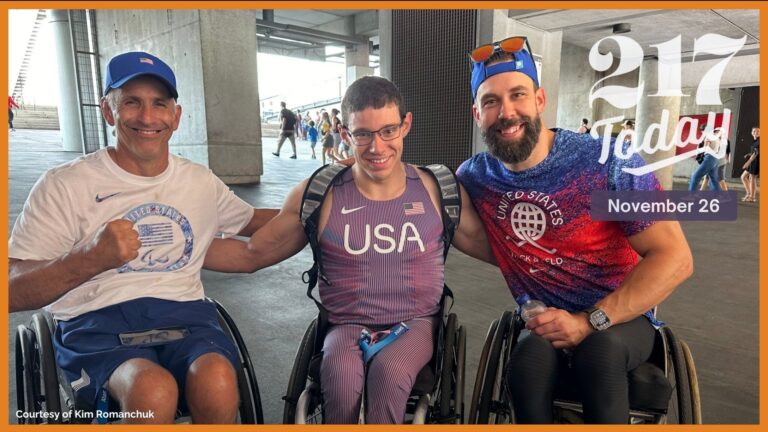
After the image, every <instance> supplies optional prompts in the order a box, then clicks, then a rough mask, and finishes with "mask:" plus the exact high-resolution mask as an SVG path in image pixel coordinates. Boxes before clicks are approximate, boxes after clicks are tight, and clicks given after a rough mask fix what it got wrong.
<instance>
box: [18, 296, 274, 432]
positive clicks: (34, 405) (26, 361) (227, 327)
mask: <svg viewBox="0 0 768 432" xmlns="http://www.w3.org/2000/svg"><path fill="white" fill-rule="evenodd" d="M206 301H211V302H213V303H214V304H215V305H216V309H217V311H218V314H219V324H220V325H221V328H222V329H223V330H224V332H225V333H227V334H228V335H229V337H230V338H231V339H232V340H233V341H234V343H235V346H236V347H237V354H238V358H239V360H240V364H239V366H238V367H237V368H236V371H235V372H236V374H237V381H238V391H239V393H240V407H239V410H238V420H239V421H240V422H241V423H243V424H263V423H264V415H263V412H262V407H261V397H260V394H259V387H258V384H257V382H256V375H255V374H254V370H253V364H252V363H251V357H250V355H249V354H248V350H247V349H246V347H245V343H244V341H243V338H242V336H241V334H240V331H239V330H238V329H237V326H236V325H235V322H234V321H233V320H232V317H231V316H230V315H229V313H228V312H227V311H226V309H224V306H222V305H221V304H220V303H219V302H217V301H216V300H211V299H206ZM55 328H56V324H55V322H54V320H53V316H52V315H51V314H50V313H48V312H47V311H42V312H38V313H36V314H34V315H33V316H32V320H31V322H30V324H29V326H26V325H19V326H18V327H17V329H16V338H15V344H16V345H15V352H16V353H15V355H16V409H17V410H18V411H21V413H22V415H21V416H19V418H18V422H19V423H20V424H24V423H31V424H39V423H91V422H93V421H94V419H96V415H95V407H92V406H81V405H82V404H81V403H79V402H77V403H76V401H75V396H74V391H73V390H72V388H71V386H70V384H69V382H68V381H67V379H66V377H65V376H64V374H63V372H62V371H61V369H59V367H58V366H57V365H56V357H55V355H54V352H53V333H54V331H55ZM109 407H110V411H111V410H112V409H115V410H118V409H119V407H118V406H117V402H116V401H114V400H110V401H109ZM35 413H55V414H58V415H57V416H55V417H53V416H49V417H50V418H37V416H35V415H34V414H35ZM24 414H30V415H29V416H27V415H24ZM188 417H189V413H188V412H185V411H177V413H176V421H177V422H179V423H184V422H187V421H189V418H188Z"/></svg>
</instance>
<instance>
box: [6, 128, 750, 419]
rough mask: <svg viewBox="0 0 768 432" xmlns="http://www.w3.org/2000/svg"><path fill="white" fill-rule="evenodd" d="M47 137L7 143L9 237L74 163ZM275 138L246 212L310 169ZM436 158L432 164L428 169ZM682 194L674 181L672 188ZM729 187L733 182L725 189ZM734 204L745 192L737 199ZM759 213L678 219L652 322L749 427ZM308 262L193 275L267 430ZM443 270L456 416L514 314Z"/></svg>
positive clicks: (283, 378) (492, 291)
mask: <svg viewBox="0 0 768 432" xmlns="http://www.w3.org/2000/svg"><path fill="white" fill-rule="evenodd" d="M58 140H59V138H58V131H33V130H17V131H16V132H14V133H13V134H11V136H10V144H9V176H8V179H9V187H8V212H9V217H8V229H9V232H10V229H11V228H12V226H13V222H14V221H15V219H16V216H17V215H18V213H19V212H20V210H21V208H22V205H23V203H24V201H25V199H26V197H27V195H28V193H29V190H30V188H31V187H32V185H33V184H34V182H35V181H36V180H37V178H38V177H39V176H40V174H41V173H42V172H43V171H44V170H46V169H48V168H50V167H52V166H55V165H57V164H59V163H62V162H65V161H68V160H70V159H72V158H75V157H77V156H78V154H76V153H71V152H63V151H60V147H59V146H58V145H57V144H56V143H57V142H58ZM275 141H276V139H275V138H271V137H265V138H264V143H265V146H264V149H263V153H264V161H265V162H264V171H265V173H264V176H263V177H262V182H261V184H258V185H245V186H234V187H232V189H233V190H234V191H235V192H236V193H237V194H238V195H239V196H241V197H242V198H243V199H245V200H246V201H248V202H249V203H251V204H252V205H254V206H256V207H277V206H280V205H281V204H282V201H283V198H284V196H285V194H286V192H287V191H288V190H289V188H290V187H291V186H292V185H294V184H296V183H297V182H298V181H299V180H301V179H303V178H305V177H307V176H309V174H311V173H312V171H313V170H315V169H316V168H317V167H319V166H320V162H319V160H311V159H310V158H309V145H308V144H307V143H306V142H303V141H299V143H298V147H299V157H298V159H297V160H292V159H288V156H289V155H290V147H288V146H286V147H288V148H285V147H284V149H283V155H282V156H281V157H280V158H276V157H274V156H272V155H271V154H270V152H272V151H274V145H275V144H274V143H275ZM436 162H437V161H436ZM676 186H678V187H677V188H678V189H680V188H684V185H682V184H680V185H676ZM733 186H735V187H737V188H738V186H740V185H737V184H734V185H733ZM738 193H739V198H741V197H742V196H743V195H744V193H743V189H742V190H739V191H738ZM758 214H759V213H758V207H757V206H756V205H755V204H742V203H739V206H738V220H737V221H734V222H685V223H683V228H684V230H685V233H686V236H687V238H688V242H689V243H690V245H691V249H692V250H693V255H694V264H695V271H694V275H693V276H692V277H691V278H690V279H689V280H688V281H687V282H686V283H684V284H683V285H682V286H681V287H680V288H679V289H678V290H677V291H676V292H675V293H674V294H673V295H672V296H671V297H670V298H669V299H668V300H667V301H666V302H664V303H663V304H662V305H661V306H660V312H659V316H660V318H661V319H662V320H664V321H666V322H667V323H668V324H669V325H670V326H672V328H673V329H674V330H675V331H676V333H677V335H678V336H679V337H680V338H682V339H683V340H685V341H686V342H688V344H689V345H690V347H691V350H692V352H693V356H694V358H695V360H696V366H697V370H698V376H699V386H700V388H701V398H702V405H703V417H704V422H705V423H751V424H755V423H757V422H758V421H759V415H758V414H759V410H758V391H759V387H758V382H759V380H758V376H759V375H758V372H759V371H758V363H759V358H758V343H759V333H758V329H759V327H758V322H759V309H758V308H759V306H758V301H759V297H758V293H759V290H758V287H759V282H758V274H759V264H758V256H759V250H758V249H759V243H758V242H759V240H758V235H757V234H758V228H759V218H758ZM310 265H311V254H310V252H309V248H307V249H305V250H304V251H302V252H301V253H299V254H298V255H296V256H295V257H293V258H291V259H289V260H286V261H284V262H283V263H281V264H278V265H276V266H273V267H271V268H268V269H264V270H261V271H259V272H257V273H255V274H252V275H250V274H248V275H239V274H238V275H234V274H219V273H213V272H207V271H206V272H204V273H203V282H204V284H205V286H206V291H207V294H208V295H209V296H211V297H213V298H216V299H217V300H219V301H220V302H221V303H222V304H224V306H225V307H226V308H227V309H228V310H229V312H230V313H231V314H232V315H233V316H234V318H235V320H236V322H237V323H238V327H239V328H240V330H241V331H242V332H243V333H244V336H245V339H246V344H247V347H248V350H249V351H250V354H251V356H252V359H253V362H254V365H255V368H256V374H257V378H258V380H259V386H260V389H261V398H262V403H263V405H264V414H265V420H266V422H267V423H279V422H281V420H282V410H283V404H282V400H281V399H280V398H281V396H283V394H284V392H285V388H286V386H287V382H288V375H289V374H290V370H291V366H292V363H293V356H294V354H295V351H296V348H297V345H298V342H299V340H300V338H301V336H302V334H303V332H304V330H305V328H306V326H307V324H308V323H309V322H310V321H311V320H312V318H313V317H314V316H315V315H316V307H315V305H314V304H313V303H312V301H311V300H309V299H308V298H307V297H306V296H305V285H304V284H303V283H302V282H301V273H302V272H303V271H304V270H306V269H308V268H309V267H310ZM446 268H447V270H446V275H447V276H446V277H447V282H448V284H449V286H451V288H452V289H453V291H454V293H455V297H456V304H455V306H454V308H453V311H455V312H456V313H457V314H458V317H459V321H460V323H461V324H463V325H464V326H465V327H466V329H467V332H468V336H469V337H468V347H467V368H466V371H467V385H466V391H465V392H466V394H467V409H468V406H469V404H468V400H469V397H470V395H471V392H472V386H473V384H474V377H475V372H476V370H477V362H478V357H479V350H480V347H481V345H482V343H483V340H484V337H485V334H486V332H487V329H488V325H489V324H490V322H491V320H493V319H494V318H495V317H498V316H499V315H500V314H501V313H502V312H503V311H504V310H508V309H510V310H511V309H513V308H514V303H513V299H512V297H511V295H509V293H508V290H507V288H506V286H505V284H504V281H503V279H502V278H501V275H500V273H499V272H498V270H497V269H495V268H493V267H491V266H488V265H486V264H483V263H480V262H478V261H475V260H473V259H471V258H468V257H466V256H465V255H463V254H461V253H459V252H457V251H453V252H451V254H450V256H449V259H448V264H447V267H446ZM31 314H32V312H21V313H14V314H11V315H10V319H9V327H8V334H9V343H8V348H9V353H13V333H14V331H15V328H16V326H17V325H18V324H23V323H28V321H29V318H30V316H31ZM10 362H11V364H10V365H9V369H8V373H9V383H10V387H11V388H10V389H9V393H10V396H9V400H10V406H9V413H10V414H9V415H10V416H11V417H10V419H11V422H13V421H14V420H15V417H14V416H13V412H14V410H15V397H16V395H15V387H14V378H13V373H14V372H13V371H14V370H15V369H14V367H15V366H14V359H13V355H11V356H10Z"/></svg>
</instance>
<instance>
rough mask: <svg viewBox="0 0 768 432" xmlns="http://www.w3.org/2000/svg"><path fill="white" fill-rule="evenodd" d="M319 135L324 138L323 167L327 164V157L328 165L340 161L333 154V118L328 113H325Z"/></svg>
mask: <svg viewBox="0 0 768 432" xmlns="http://www.w3.org/2000/svg"><path fill="white" fill-rule="evenodd" d="M319 133H320V135H322V137H323V165H325V163H326V162H325V159H326V157H327V158H328V163H331V162H333V161H335V160H338V159H337V158H336V156H335V155H334V153H333V147H334V140H333V134H331V117H330V116H329V115H328V111H323V114H322V116H321V120H320V127H319Z"/></svg>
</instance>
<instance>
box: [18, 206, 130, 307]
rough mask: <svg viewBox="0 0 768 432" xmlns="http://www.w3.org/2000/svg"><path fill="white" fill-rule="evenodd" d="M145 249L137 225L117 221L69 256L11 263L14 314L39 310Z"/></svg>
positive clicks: (104, 227) (109, 224)
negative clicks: (140, 249) (134, 227)
mask: <svg viewBox="0 0 768 432" xmlns="http://www.w3.org/2000/svg"><path fill="white" fill-rule="evenodd" d="M139 247H141V243H140V242H139V235H138V233H137V232H136V231H135V230H134V229H133V223H132V222H130V221H127V220H122V219H121V220H114V221H111V222H109V223H108V224H105V225H104V226H103V227H102V228H101V230H100V231H99V232H98V233H97V234H96V237H95V238H94V240H93V241H92V242H90V243H88V244H86V245H84V246H82V247H80V248H77V249H74V250H72V251H70V252H69V253H67V254H66V255H64V256H62V257H59V258H56V259H52V260H47V261H33V260H17V259H9V260H8V308H9V310H10V312H18V311H22V310H33V309H39V308H41V307H43V306H45V305H48V304H50V303H52V302H54V301H55V300H56V299H58V298H59V297H61V296H63V295H64V294H66V293H67V292H69V291H71V290H73V289H74V288H77V287H78V286H80V285H81V284H83V283H84V282H86V281H88V280H90V279H91V278H93V277H94V276H96V275H98V274H99V273H102V272H104V271H107V270H110V269H113V268H117V267H119V266H121V265H123V264H125V263H127V262H129V261H131V260H133V259H134V258H136V257H137V256H138V250H139Z"/></svg>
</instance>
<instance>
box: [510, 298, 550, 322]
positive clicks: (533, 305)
mask: <svg viewBox="0 0 768 432" xmlns="http://www.w3.org/2000/svg"><path fill="white" fill-rule="evenodd" d="M517 303H518V304H519V305H520V318H522V319H523V321H528V320H529V319H531V318H533V317H535V316H536V315H538V314H540V313H542V312H545V311H546V310H547V305H545V304H544V303H543V302H541V301H539V300H533V299H531V296H529V295H528V294H523V295H521V296H520V297H518V298H517Z"/></svg>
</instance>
